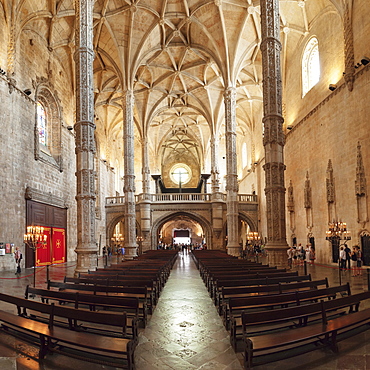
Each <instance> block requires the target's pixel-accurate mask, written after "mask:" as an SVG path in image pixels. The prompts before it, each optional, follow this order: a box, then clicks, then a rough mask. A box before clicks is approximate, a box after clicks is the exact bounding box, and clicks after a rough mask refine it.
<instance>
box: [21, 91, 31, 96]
mask: <svg viewBox="0 0 370 370" xmlns="http://www.w3.org/2000/svg"><path fill="white" fill-rule="evenodd" d="M23 92H24V93H25V94H26V95H27V96H30V95H31V93H32V91H31V90H30V89H26V90H24V91H23Z"/></svg>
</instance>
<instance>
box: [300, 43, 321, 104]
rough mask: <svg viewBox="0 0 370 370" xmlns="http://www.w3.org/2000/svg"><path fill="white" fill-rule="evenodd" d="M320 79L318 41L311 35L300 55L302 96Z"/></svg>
mask: <svg viewBox="0 0 370 370" xmlns="http://www.w3.org/2000/svg"><path fill="white" fill-rule="evenodd" d="M319 80H320V55H319V42H318V40H317V38H316V37H312V38H311V39H310V41H309V42H308V43H307V45H306V47H305V49H304V52H303V56H302V98H303V97H304V96H305V95H306V94H307V93H308V92H309V91H310V90H311V89H312V88H313V87H314V86H315V85H316V84H317V83H318V82H319Z"/></svg>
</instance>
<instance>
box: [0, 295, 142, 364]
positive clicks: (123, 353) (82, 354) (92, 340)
mask: <svg viewBox="0 0 370 370" xmlns="http://www.w3.org/2000/svg"><path fill="white" fill-rule="evenodd" d="M0 300H1V301H3V302H7V303H9V304H13V305H15V306H17V309H18V313H19V312H21V314H22V316H19V315H15V314H12V313H9V312H6V311H3V310H0V322H1V323H2V325H1V330H3V331H4V332H6V333H8V334H11V335H15V336H16V337H17V338H19V339H21V340H23V341H27V342H30V343H32V344H33V345H35V346H38V347H39V358H40V359H43V358H44V357H45V356H46V354H47V353H48V352H52V351H54V352H59V353H63V354H65V355H67V356H70V357H77V358H79V359H82V360H85V361H90V362H98V363H103V364H106V365H108V366H115V367H120V368H127V369H133V368H134V349H135V346H136V343H135V342H134V341H133V340H131V339H127V338H123V337H112V336H107V335H102V334H99V335H97V334H94V333H92V332H87V331H77V329H78V328H79V329H81V326H75V325H74V324H73V323H74V322H78V323H80V322H82V321H83V322H84V323H86V322H88V323H94V324H97V323H98V324H104V326H106V325H107V324H108V325H109V326H116V327H120V328H121V329H120V333H121V336H123V335H124V333H125V327H126V321H125V320H126V315H125V314H124V313H120V314H111V313H109V314H107V313H98V312H91V311H84V312H83V314H82V316H81V310H76V309H74V308H68V307H58V308H57V307H56V306H55V305H54V304H52V305H48V304H45V303H41V302H35V301H30V300H27V299H24V298H18V297H13V296H10V295H7V294H2V293H0ZM27 310H32V311H37V312H39V313H42V314H44V315H46V319H47V323H44V322H39V321H35V320H33V319H32V316H31V315H28V316H26V315H27V314H28V312H27ZM56 317H58V318H60V317H63V318H65V319H66V320H67V321H68V322H70V323H71V324H68V325H67V326H66V327H61V326H57V323H59V321H57V320H56V319H55V318H56ZM94 327H95V325H94ZM84 328H87V327H86V326H84Z"/></svg>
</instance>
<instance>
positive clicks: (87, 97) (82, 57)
mask: <svg viewBox="0 0 370 370" xmlns="http://www.w3.org/2000/svg"><path fill="white" fill-rule="evenodd" d="M93 5H94V1H93V0H76V3H75V7H76V33H75V34H76V52H75V55H74V59H75V63H76V123H75V126H74V130H75V133H76V150H75V152H76V161H77V164H76V165H77V171H76V177H77V193H76V200H77V247H76V250H75V251H76V253H77V267H76V270H75V274H78V273H80V272H87V271H88V270H92V269H95V268H96V257H97V256H96V255H97V246H96V239H95V172H94V155H95V138H94V131H95V124H94V90H93V61H94V51H93Z"/></svg>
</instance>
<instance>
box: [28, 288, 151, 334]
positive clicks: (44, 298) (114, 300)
mask: <svg viewBox="0 0 370 370" xmlns="http://www.w3.org/2000/svg"><path fill="white" fill-rule="evenodd" d="M35 296H38V297H39V298H40V299H41V302H42V303H47V304H48V303H50V301H56V302H59V304H65V303H71V304H72V305H73V307H74V308H76V309H79V308H85V306H87V307H88V308H89V310H90V311H96V308H97V307H101V308H102V309H103V310H110V311H112V310H114V311H117V310H118V311H121V312H125V314H126V316H127V322H126V326H127V332H126V334H127V337H128V336H130V337H131V338H132V339H134V340H137V337H138V325H139V321H140V306H139V302H138V298H135V297H131V298H130V297H117V296H99V295H87V294H81V293H79V292H75V293H73V292H60V291H53V290H46V289H38V288H32V287H30V286H27V288H26V292H25V299H29V298H30V297H35ZM145 319H146V317H145V318H143V319H142V320H145ZM143 326H145V325H144V324H143Z"/></svg>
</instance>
